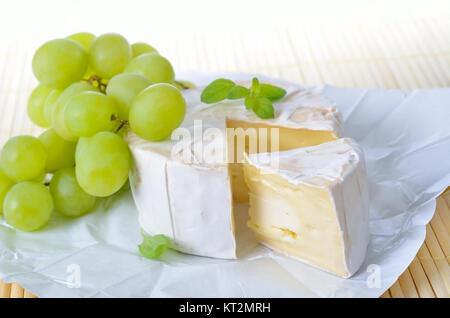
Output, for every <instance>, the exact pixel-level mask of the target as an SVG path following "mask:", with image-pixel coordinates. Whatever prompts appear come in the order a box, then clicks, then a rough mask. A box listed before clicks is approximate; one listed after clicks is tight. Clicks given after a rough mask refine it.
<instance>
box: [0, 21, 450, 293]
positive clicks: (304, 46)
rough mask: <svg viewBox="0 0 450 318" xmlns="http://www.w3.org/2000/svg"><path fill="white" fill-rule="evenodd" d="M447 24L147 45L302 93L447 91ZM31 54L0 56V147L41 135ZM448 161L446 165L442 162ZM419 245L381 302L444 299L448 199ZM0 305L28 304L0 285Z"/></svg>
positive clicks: (327, 27)
mask: <svg viewBox="0 0 450 318" xmlns="http://www.w3.org/2000/svg"><path fill="white" fill-rule="evenodd" d="M449 39H450V17H448V16H446V17H439V18H426V19H414V20H402V21H391V22H380V23H374V22H371V23H370V24H342V23H341V24H320V23H315V24H314V23H309V24H301V23H296V24H295V25H292V27H289V28H287V29H277V30H264V31H261V30H258V29H253V30H245V32H244V31H242V32H228V33H225V32H223V33H220V34H218V33H217V32H215V33H208V32H207V31H202V32H200V31H199V32H198V33H196V34H192V35H190V34H186V33H183V34H180V38H176V39H173V38H171V39H167V40H157V41H156V43H154V42H153V43H152V42H150V41H151V39H143V40H147V41H149V42H150V43H152V44H155V46H156V47H158V49H159V51H160V52H161V53H162V54H163V55H165V56H167V57H168V58H169V59H170V60H171V61H172V63H173V64H174V65H175V66H176V67H177V69H185V70H186V69H195V70H203V71H216V72H247V73H260V74H264V75H267V76H274V77H279V78H283V79H286V80H290V81H294V82H298V83H302V84H305V85H320V84H325V83H326V84H331V85H336V86H341V87H342V86H343V87H376V88H386V89H388V88H400V89H416V88H429V87H449V86H450V72H449V70H450V40H449ZM32 54H33V50H30V48H29V47H27V46H26V45H25V44H21V43H17V44H16V45H13V46H10V47H7V48H0V61H2V63H1V64H0V79H1V81H0V105H1V108H0V127H1V128H0V145H3V144H4V142H5V141H6V140H7V139H8V138H9V137H10V136H11V135H17V134H34V135H36V134H38V133H39V132H40V131H41V130H40V129H39V128H38V127H36V126H35V125H33V124H32V123H31V122H30V120H29V119H28V118H27V116H26V102H27V98H28V96H29V94H30V92H31V90H32V89H33V87H34V86H35V85H36V80H35V79H34V78H33V77H32V74H31V65H30V64H31V62H30V61H31V57H32ZM443 160H448V158H443ZM436 204H437V207H436V214H435V215H434V217H433V219H432V221H431V222H430V224H429V225H427V236H426V240H425V243H424V244H423V245H422V247H421V249H420V250H419V252H418V254H417V256H416V258H415V259H414V260H413V262H412V263H411V265H410V266H409V268H408V269H407V270H406V271H405V272H404V273H403V274H402V275H401V276H400V277H399V279H398V280H397V282H396V283H395V284H394V285H393V286H392V287H391V288H390V289H389V290H388V291H387V292H386V293H385V294H383V296H382V297H449V295H450V268H449V260H450V239H449V236H450V191H447V193H445V194H443V195H441V196H440V197H439V198H438V199H437V200H436ZM0 297H18V298H32V297H35V296H33V295H32V294H31V293H29V292H27V291H25V290H24V289H23V288H21V287H20V286H19V285H17V284H5V283H3V282H1V281H0Z"/></svg>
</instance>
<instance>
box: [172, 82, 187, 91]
mask: <svg viewBox="0 0 450 318" xmlns="http://www.w3.org/2000/svg"><path fill="white" fill-rule="evenodd" d="M174 82H175V83H177V84H178V85H180V86H181V88H182V89H189V87H188V86H186V85H184V84H183V83H181V82H179V81H174Z"/></svg>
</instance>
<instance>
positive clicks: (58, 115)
mask: <svg viewBox="0 0 450 318" xmlns="http://www.w3.org/2000/svg"><path fill="white" fill-rule="evenodd" d="M86 91H98V89H97V88H95V87H93V86H92V85H91V84H89V83H87V82H78V83H74V84H72V85H70V86H69V87H67V88H66V89H65V90H64V91H63V92H62V93H61V95H60V96H59V98H58V100H57V101H56V103H55V106H54V107H53V113H52V127H53V128H54V129H55V131H56V133H57V134H58V135H60V136H61V137H62V138H64V139H66V140H69V141H76V140H77V139H78V136H75V135H73V134H72V133H71V132H70V131H69V129H68V128H67V126H66V121H65V119H64V112H65V109H66V105H67V102H68V101H69V100H70V99H71V98H72V97H74V96H76V95H78V94H80V93H82V92H86Z"/></svg>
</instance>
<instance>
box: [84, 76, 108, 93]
mask: <svg viewBox="0 0 450 318" xmlns="http://www.w3.org/2000/svg"><path fill="white" fill-rule="evenodd" d="M86 81H87V82H88V83H89V84H91V85H92V86H95V85H94V83H97V84H98V89H99V90H100V92H102V93H103V94H106V84H104V83H102V78H101V77H100V76H98V75H95V74H94V75H91V77H89V78H88V79H87V80H86Z"/></svg>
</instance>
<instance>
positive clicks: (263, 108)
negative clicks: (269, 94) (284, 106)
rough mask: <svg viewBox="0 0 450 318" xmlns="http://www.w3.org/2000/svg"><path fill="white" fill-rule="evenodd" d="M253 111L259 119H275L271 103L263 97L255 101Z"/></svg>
mask: <svg viewBox="0 0 450 318" xmlns="http://www.w3.org/2000/svg"><path fill="white" fill-rule="evenodd" d="M253 111H254V112H255V114H256V115H257V116H258V117H259V118H263V119H268V118H274V117H275V110H274V108H273V105H272V102H271V101H270V100H269V99H268V98H265V97H260V98H258V99H257V102H256V104H255V105H254V106H253Z"/></svg>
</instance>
